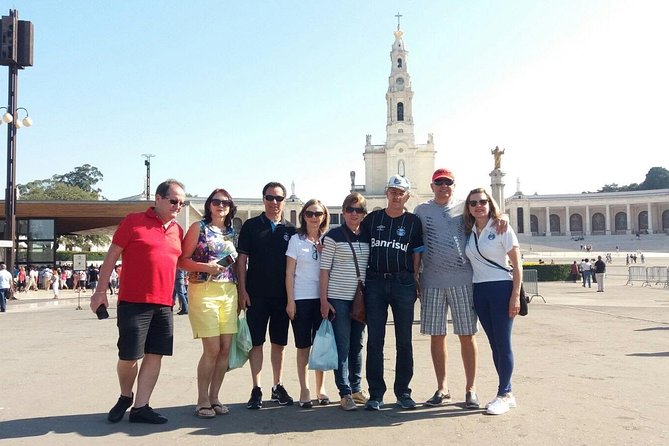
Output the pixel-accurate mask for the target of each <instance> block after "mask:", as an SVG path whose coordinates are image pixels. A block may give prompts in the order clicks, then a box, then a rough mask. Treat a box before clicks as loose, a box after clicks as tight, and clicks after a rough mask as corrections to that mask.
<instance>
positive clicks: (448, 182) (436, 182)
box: [433, 178, 454, 186]
mask: <svg viewBox="0 0 669 446" xmlns="http://www.w3.org/2000/svg"><path fill="white" fill-rule="evenodd" d="M433 183H434V185H435V186H453V183H454V181H453V180H451V179H450V178H442V179H440V180H434V181H433Z"/></svg>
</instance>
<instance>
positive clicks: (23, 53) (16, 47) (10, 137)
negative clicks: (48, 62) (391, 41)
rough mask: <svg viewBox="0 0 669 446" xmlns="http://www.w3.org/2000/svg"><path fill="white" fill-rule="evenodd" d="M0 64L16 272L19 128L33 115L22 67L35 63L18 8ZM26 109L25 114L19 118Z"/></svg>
mask: <svg viewBox="0 0 669 446" xmlns="http://www.w3.org/2000/svg"><path fill="white" fill-rule="evenodd" d="M0 65H6V66H7V67H8V68H9V79H8V85H7V89H8V95H7V107H6V108H7V113H6V114H5V115H4V116H3V118H2V121H4V122H6V123H7V188H6V189H5V240H7V241H8V242H9V243H10V244H11V245H10V247H9V249H8V250H7V251H8V252H7V255H6V256H5V259H6V262H7V270H8V271H10V272H11V273H12V274H13V273H14V260H15V252H16V131H17V130H18V129H19V128H20V127H21V126H22V124H23V125H25V126H26V127H30V126H31V125H32V119H30V118H29V117H28V116H27V114H28V110H26V109H25V108H23V107H18V106H17V104H18V89H19V69H23V68H25V67H31V66H32V65H33V24H32V23H31V22H26V21H23V20H19V14H18V12H17V11H16V10H15V9H10V10H9V16H3V17H2V21H1V29H0ZM19 110H24V111H25V112H26V118H24V119H23V120H22V121H21V120H19V119H18V114H17V113H18V111H19Z"/></svg>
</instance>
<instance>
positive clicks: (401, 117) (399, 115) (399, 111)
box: [397, 102, 404, 121]
mask: <svg viewBox="0 0 669 446" xmlns="http://www.w3.org/2000/svg"><path fill="white" fill-rule="evenodd" d="M397 120H398V121H404V104H403V103H401V102H398V103H397Z"/></svg>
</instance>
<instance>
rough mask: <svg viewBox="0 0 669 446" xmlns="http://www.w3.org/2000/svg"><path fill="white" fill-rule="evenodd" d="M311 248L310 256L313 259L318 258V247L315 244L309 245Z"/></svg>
mask: <svg viewBox="0 0 669 446" xmlns="http://www.w3.org/2000/svg"><path fill="white" fill-rule="evenodd" d="M311 247H312V248H313V250H312V251H311V258H312V259H314V260H318V247H316V245H311Z"/></svg>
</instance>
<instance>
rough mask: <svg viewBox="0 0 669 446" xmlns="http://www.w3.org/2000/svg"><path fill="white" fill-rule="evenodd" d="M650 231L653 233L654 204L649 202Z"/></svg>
mask: <svg viewBox="0 0 669 446" xmlns="http://www.w3.org/2000/svg"><path fill="white" fill-rule="evenodd" d="M648 233H649V234H652V233H653V206H652V203H650V202H648Z"/></svg>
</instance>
